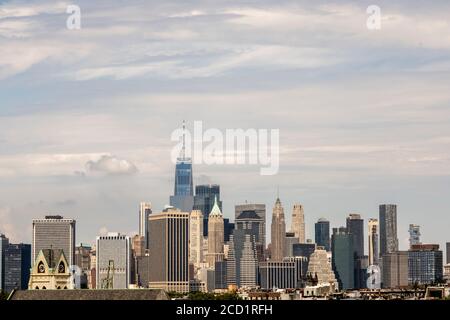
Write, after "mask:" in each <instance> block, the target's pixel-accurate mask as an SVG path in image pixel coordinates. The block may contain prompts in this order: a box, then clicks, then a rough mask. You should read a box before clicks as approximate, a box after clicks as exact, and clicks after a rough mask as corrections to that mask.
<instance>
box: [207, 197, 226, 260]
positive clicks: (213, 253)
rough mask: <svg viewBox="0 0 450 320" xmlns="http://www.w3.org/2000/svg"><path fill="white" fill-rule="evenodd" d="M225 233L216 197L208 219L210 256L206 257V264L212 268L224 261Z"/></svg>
mask: <svg viewBox="0 0 450 320" xmlns="http://www.w3.org/2000/svg"><path fill="white" fill-rule="evenodd" d="M223 233H224V224H223V215H222V211H220V208H219V205H218V203H217V197H215V199H214V206H213V208H212V209H211V213H210V214H209V219H208V254H207V255H206V262H207V263H208V265H209V266H210V267H212V268H214V264H215V262H216V261H223V260H224V253H223V244H224V242H223Z"/></svg>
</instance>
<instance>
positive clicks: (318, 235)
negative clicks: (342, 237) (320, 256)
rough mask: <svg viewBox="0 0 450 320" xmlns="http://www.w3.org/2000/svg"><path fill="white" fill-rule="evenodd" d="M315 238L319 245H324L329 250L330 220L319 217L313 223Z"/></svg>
mask: <svg viewBox="0 0 450 320" xmlns="http://www.w3.org/2000/svg"><path fill="white" fill-rule="evenodd" d="M314 229H315V240H316V244H317V246H319V247H324V248H325V250H326V251H330V249H331V248H330V222H329V221H328V220H327V219H325V218H320V219H319V221H317V222H316V223H315V225H314Z"/></svg>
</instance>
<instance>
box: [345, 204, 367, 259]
mask: <svg viewBox="0 0 450 320" xmlns="http://www.w3.org/2000/svg"><path fill="white" fill-rule="evenodd" d="M346 222H347V232H348V233H351V234H352V238H353V250H354V253H355V257H358V258H359V257H362V256H364V220H363V219H361V215H359V214H356V213H351V214H350V215H349V216H348V217H347V221H346Z"/></svg>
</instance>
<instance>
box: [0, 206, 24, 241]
mask: <svg viewBox="0 0 450 320" xmlns="http://www.w3.org/2000/svg"><path fill="white" fill-rule="evenodd" d="M16 227H17V226H16V225H15V224H14V223H13V221H12V209H11V208H9V207H0V233H3V234H5V235H6V237H7V238H9V240H10V241H11V242H13V241H16V240H17V239H19V238H20V237H19V234H20V232H18V230H17V229H16Z"/></svg>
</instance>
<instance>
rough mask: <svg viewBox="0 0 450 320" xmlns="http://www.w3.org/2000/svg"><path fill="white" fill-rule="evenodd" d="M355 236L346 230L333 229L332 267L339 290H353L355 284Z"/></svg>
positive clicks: (342, 228)
mask: <svg viewBox="0 0 450 320" xmlns="http://www.w3.org/2000/svg"><path fill="white" fill-rule="evenodd" d="M353 243H354V242H353V236H352V234H351V233H349V232H348V231H347V229H346V228H344V227H341V228H333V235H332V236H331V251H332V266H333V271H334V273H335V275H336V278H337V281H338V283H339V289H343V290H345V289H352V288H353V287H354V284H355V273H354V266H355V258H354V257H355V256H354V251H355V250H354V249H353Z"/></svg>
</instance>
